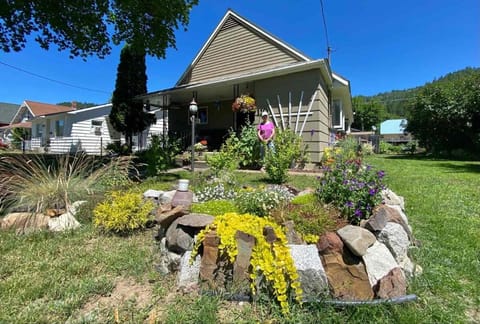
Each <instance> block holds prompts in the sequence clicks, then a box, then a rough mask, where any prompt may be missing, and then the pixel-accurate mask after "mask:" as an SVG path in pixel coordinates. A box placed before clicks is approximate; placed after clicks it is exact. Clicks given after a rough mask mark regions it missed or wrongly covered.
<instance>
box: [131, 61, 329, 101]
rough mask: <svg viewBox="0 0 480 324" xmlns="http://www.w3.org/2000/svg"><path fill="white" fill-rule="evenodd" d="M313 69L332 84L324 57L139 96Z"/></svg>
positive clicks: (144, 97) (151, 95)
mask: <svg viewBox="0 0 480 324" xmlns="http://www.w3.org/2000/svg"><path fill="white" fill-rule="evenodd" d="M311 69H320V71H321V73H322V76H323V77H324V79H325V81H326V82H327V84H328V85H329V86H331V85H332V78H331V74H330V73H331V72H330V67H329V65H328V62H327V61H326V60H324V59H320V60H315V61H309V62H301V63H297V64H292V65H287V66H281V67H277V68H275V69H269V70H266V71H259V72H250V73H245V74H241V75H236V76H233V77H224V78H220V79H215V80H212V81H207V82H197V83H191V84H186V85H181V86H178V87H173V88H168V89H163V90H159V91H155V92H151V93H147V94H145V95H142V96H139V98H143V99H147V98H149V97H154V96H157V95H162V94H169V93H172V92H179V91H185V90H189V91H191V90H195V89H198V88H202V87H207V86H215V85H218V84H225V85H229V84H236V83H242V82H249V81H254V80H260V79H266V78H271V77H275V76H282V75H286V74H290V73H295V72H302V71H307V70H311Z"/></svg>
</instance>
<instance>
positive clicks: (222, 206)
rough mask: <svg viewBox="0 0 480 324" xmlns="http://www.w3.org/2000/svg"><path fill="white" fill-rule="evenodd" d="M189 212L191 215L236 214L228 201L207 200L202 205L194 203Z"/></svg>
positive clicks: (231, 203)
mask: <svg viewBox="0 0 480 324" xmlns="http://www.w3.org/2000/svg"><path fill="white" fill-rule="evenodd" d="M191 211H192V212H193V213H201V214H209V215H213V216H218V215H223V214H226V213H236V212H237V207H236V206H235V204H234V203H233V202H232V201H230V200H209V201H206V202H203V203H194V204H193V205H192V207H191Z"/></svg>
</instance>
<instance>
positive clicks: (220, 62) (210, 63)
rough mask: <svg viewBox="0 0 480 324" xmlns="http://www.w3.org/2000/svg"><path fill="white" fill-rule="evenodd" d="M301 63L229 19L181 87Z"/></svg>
mask: <svg viewBox="0 0 480 324" xmlns="http://www.w3.org/2000/svg"><path fill="white" fill-rule="evenodd" d="M297 62H300V59H299V58H296V57H294V56H292V55H291V54H289V53H287V52H286V51H284V50H282V49H281V48H279V47H278V45H276V44H275V43H273V42H272V41H271V40H269V39H267V38H264V37H261V36H260V35H259V34H257V33H255V32H253V31H252V30H250V29H249V28H247V27H246V26H243V25H240V24H239V23H238V22H237V21H236V20H235V18H234V17H230V18H229V20H228V21H227V22H226V24H224V26H223V28H222V29H220V31H219V32H218V34H217V36H216V37H215V39H214V40H213V41H212V43H210V44H209V46H208V47H207V48H206V49H205V51H204V52H203V54H202V56H201V57H200V59H199V60H198V61H197V62H196V63H195V66H194V67H193V69H192V70H191V71H190V73H188V74H187V75H186V76H185V77H184V78H183V80H182V81H181V82H180V83H179V84H187V83H193V82H200V81H206V80H211V79H217V78H221V77H224V76H228V75H233V74H239V73H242V72H247V71H252V70H258V69H262V68H267V67H275V66H280V65H283V66H284V65H288V64H292V63H297Z"/></svg>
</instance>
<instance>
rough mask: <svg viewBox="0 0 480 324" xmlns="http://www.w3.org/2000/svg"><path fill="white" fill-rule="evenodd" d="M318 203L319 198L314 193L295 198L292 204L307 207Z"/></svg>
mask: <svg viewBox="0 0 480 324" xmlns="http://www.w3.org/2000/svg"><path fill="white" fill-rule="evenodd" d="M316 201H317V197H316V196H315V194H314V193H309V194H306V195H301V196H295V197H294V198H293V199H292V201H291V202H290V203H292V204H293V205H306V204H312V203H314V202H316Z"/></svg>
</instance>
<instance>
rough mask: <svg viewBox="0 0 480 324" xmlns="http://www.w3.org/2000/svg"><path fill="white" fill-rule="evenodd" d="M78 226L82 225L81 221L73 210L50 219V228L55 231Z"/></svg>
mask: <svg viewBox="0 0 480 324" xmlns="http://www.w3.org/2000/svg"><path fill="white" fill-rule="evenodd" d="M78 227H80V223H79V222H78V221H77V220H76V219H75V217H74V216H73V214H72V213H71V212H67V213H64V214H62V215H60V216H58V217H50V219H49V220H48V229H49V230H51V231H53V232H63V231H66V230H73V229H76V228H78Z"/></svg>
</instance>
